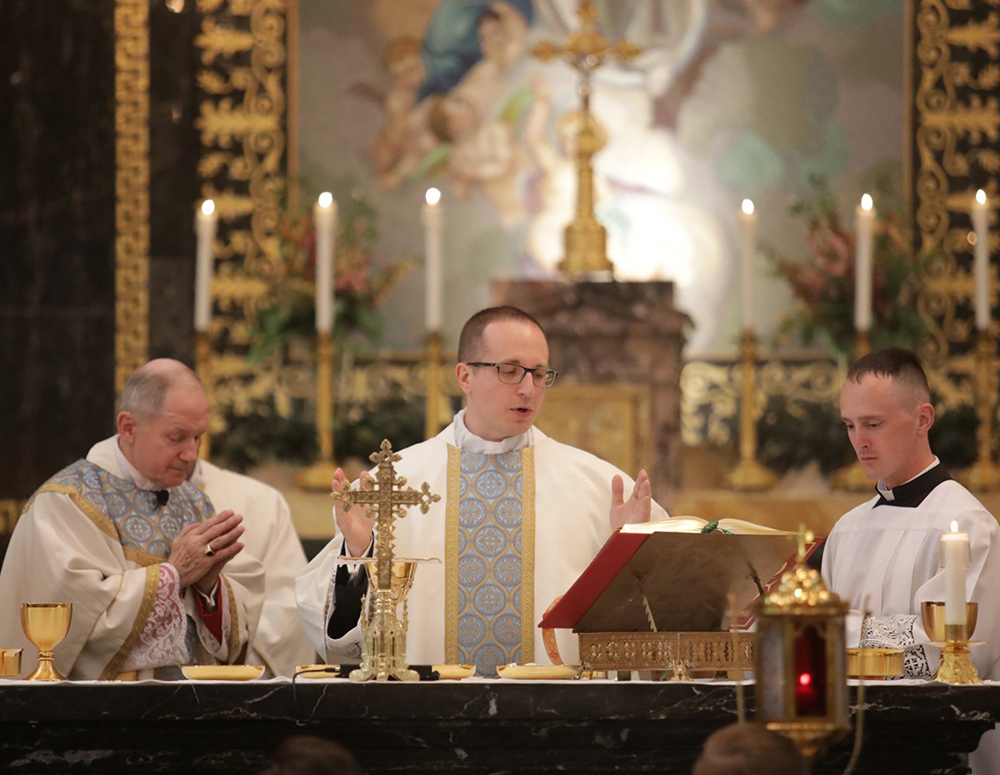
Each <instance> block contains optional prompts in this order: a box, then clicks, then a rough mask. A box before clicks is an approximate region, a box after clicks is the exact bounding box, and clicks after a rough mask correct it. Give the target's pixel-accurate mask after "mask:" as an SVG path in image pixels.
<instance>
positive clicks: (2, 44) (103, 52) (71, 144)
mask: <svg viewBox="0 0 1000 775" xmlns="http://www.w3.org/2000/svg"><path fill="white" fill-rule="evenodd" d="M114 9H115V3H114V0H61V1H60V2H45V3H39V2H36V1H35V0H5V2H3V3H0V442H2V443H0V500H7V499H18V498H24V497H26V496H28V495H30V493H31V492H32V491H33V490H34V489H35V488H36V487H37V486H38V485H39V484H41V482H42V481H44V479H46V478H47V477H48V476H49V475H51V474H52V473H54V472H55V471H56V470H58V469H59V468H61V467H62V466H64V465H65V464H67V463H69V462H71V461H72V460H73V459H75V458H77V457H79V456H80V455H81V454H84V453H86V451H87V449H88V448H89V446H90V444H92V443H93V442H94V441H95V440H97V439H100V438H101V437H102V436H103V435H106V433H107V432H108V431H109V430H110V429H111V427H112V425H111V420H112V414H113V408H114V358H115V349H114V347H115V342H114V327H115V317H114V303H115V264H114V239H115V92H114V79H115V61H114V51H115V37H114Z"/></svg>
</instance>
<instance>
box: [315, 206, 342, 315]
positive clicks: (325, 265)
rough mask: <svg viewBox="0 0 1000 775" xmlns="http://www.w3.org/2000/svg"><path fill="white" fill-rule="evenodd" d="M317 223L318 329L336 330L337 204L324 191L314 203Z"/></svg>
mask: <svg viewBox="0 0 1000 775" xmlns="http://www.w3.org/2000/svg"><path fill="white" fill-rule="evenodd" d="M313 223H314V224H315V225H316V331H317V332H318V333H321V334H328V333H330V332H331V331H333V253H334V234H335V232H336V231H337V203H336V202H334V201H333V194H331V193H330V192H329V191H324V192H323V193H322V194H320V195H319V199H317V200H316V204H315V205H314V206H313Z"/></svg>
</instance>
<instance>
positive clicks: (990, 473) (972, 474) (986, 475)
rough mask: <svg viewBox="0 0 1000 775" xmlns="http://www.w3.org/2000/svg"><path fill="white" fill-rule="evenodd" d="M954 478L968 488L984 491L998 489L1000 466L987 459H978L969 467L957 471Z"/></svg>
mask: <svg viewBox="0 0 1000 775" xmlns="http://www.w3.org/2000/svg"><path fill="white" fill-rule="evenodd" d="M955 478H956V479H958V481H960V482H961V483H962V484H964V485H965V486H966V487H968V488H969V489H970V490H977V491H979V492H984V491H986V490H996V489H1000V467H998V466H996V465H995V464H994V463H993V462H992V461H989V460H985V461H984V460H980V461H979V462H977V463H975V464H974V465H973V466H972V467H971V468H967V469H965V470H964V471H961V472H959V473H958V474H957V476H956V477H955Z"/></svg>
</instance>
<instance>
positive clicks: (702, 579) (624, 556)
mask: <svg viewBox="0 0 1000 775" xmlns="http://www.w3.org/2000/svg"><path fill="white" fill-rule="evenodd" d="M821 541H822V539H818V540H816V539H814V540H812V541H808V542H807V543H806V546H805V556H806V557H808V556H809V554H811V553H812V552H813V551H815V549H816V548H817V547H818V546H819V544H820V542H821ZM797 544H798V537H797V535H796V534H795V533H790V532H788V531H785V530H775V529H774V528H769V527H764V526H763V525H755V524H753V523H752V522H746V521H744V520H740V519H721V520H718V521H713V522H707V521H706V520H704V519H700V518H698V517H672V518H670V519H665V520H661V521H659V522H648V523H643V524H635V525H625V526H624V527H623V528H622V529H621V530H618V531H617V532H615V533H614V534H613V535H612V536H611V538H609V539H608V542H607V543H606V544H605V545H604V548H602V549H601V551H600V552H599V553H598V555H597V557H595V558H594V560H593V561H592V562H591V563H590V566H589V567H588V568H587V570H585V571H584V572H583V574H582V575H581V576H580V578H579V579H577V580H576V582H575V583H574V584H573V586H572V587H570V588H569V590H568V591H567V592H566V594H565V595H563V597H562V599H561V600H560V601H559V602H558V603H556V604H555V605H554V606H553V607H552V608H551V609H550V610H549V611H548V613H546V615H545V616H544V617H543V619H542V621H541V623H540V624H539V626H540V627H543V628H572V629H573V630H574V631H576V632H643V631H645V632H648V631H650V630H656V631H658V632H718V631H720V630H727V629H746V628H747V627H749V626H750V624H751V623H752V621H753V619H752V610H753V605H754V604H755V602H756V600H757V599H758V598H759V597H761V596H763V595H766V594H767V593H768V592H769V591H770V590H771V589H772V588H773V587H774V586H776V585H777V583H778V582H779V581H780V579H781V575H782V574H783V573H784V572H785V571H787V570H789V569H790V568H792V567H793V566H794V565H795V562H796V560H797V555H798V552H797ZM733 612H736V615H735V617H733V618H732V620H731V621H730V616H732V614H733Z"/></svg>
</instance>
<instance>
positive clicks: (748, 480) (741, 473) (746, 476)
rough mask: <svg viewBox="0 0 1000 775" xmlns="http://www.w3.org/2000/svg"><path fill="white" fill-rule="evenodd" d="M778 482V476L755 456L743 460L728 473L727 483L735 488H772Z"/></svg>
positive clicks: (749, 489)
mask: <svg viewBox="0 0 1000 775" xmlns="http://www.w3.org/2000/svg"><path fill="white" fill-rule="evenodd" d="M777 482H778V477H776V476H775V475H774V474H773V473H771V472H770V471H768V470H767V469H766V468H764V466H762V465H761V464H760V463H758V462H757V461H756V460H754V459H753V458H751V459H749V460H741V461H740V462H739V465H737V466H736V468H734V469H733V470H732V471H730V472H729V473H728V474H727V475H726V484H728V485H729V486H730V487H732V488H733V489H734V490H744V491H753V490H770V489H771V488H772V487H774V485H775V484H777Z"/></svg>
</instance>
